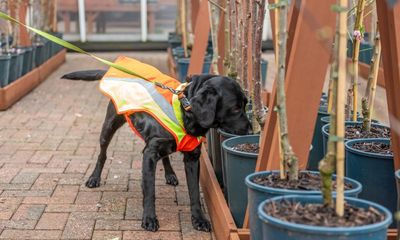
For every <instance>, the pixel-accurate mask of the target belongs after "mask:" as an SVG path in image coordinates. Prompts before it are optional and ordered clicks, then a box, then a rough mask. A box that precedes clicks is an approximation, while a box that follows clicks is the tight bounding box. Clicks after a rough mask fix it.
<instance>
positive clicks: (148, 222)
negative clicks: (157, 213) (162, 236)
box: [142, 217, 160, 232]
mask: <svg viewBox="0 0 400 240" xmlns="http://www.w3.org/2000/svg"><path fill="white" fill-rule="evenodd" d="M159 227H160V225H158V220H157V217H145V218H143V220H142V228H144V229H145V230H147V231H151V232H156V231H157V230H158V228H159Z"/></svg>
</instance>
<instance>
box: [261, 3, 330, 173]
mask: <svg viewBox="0 0 400 240" xmlns="http://www.w3.org/2000/svg"><path fill="white" fill-rule="evenodd" d="M334 3H335V1H334V0H329V1H323V2H318V3H316V2H313V1H311V0H304V1H302V4H300V5H298V4H295V5H294V8H293V13H292V18H291V23H290V27H289V32H290V31H291V30H293V34H292V35H291V38H292V42H290V41H289V42H288V44H289V46H288V50H289V51H290V52H289V53H288V62H287V70H286V80H285V86H286V94H287V99H286V100H287V112H288V124H289V137H290V141H291V144H292V146H293V149H294V151H295V153H296V154H297V156H298V158H299V165H300V168H301V169H304V168H305V167H306V166H307V159H308V154H309V148H310V143H311V138H312V134H313V128H314V124H315V119H316V115H317V110H318V106H319V101H320V97H321V92H322V88H323V84H324V80H325V75H326V70H327V67H328V64H329V57H330V50H331V45H332V40H333V33H334V29H335V13H334V12H333V11H332V10H331V8H330V6H331V5H332V4H334ZM311 14H312V15H313V16H312V18H311V19H310V15H311ZM296 15H298V17H293V16H296ZM322 29H328V30H330V31H326V30H325V32H330V35H329V37H325V38H321V35H320V36H319V33H320V32H321V31H322ZM305 76H306V78H305ZM275 96H276V86H275V84H274V88H273V91H272V97H273V99H271V104H270V106H269V107H270V109H273V107H274V106H275V105H276V99H275ZM304 103H307V104H304ZM276 121H277V114H276V112H273V111H271V114H270V115H269V117H268V119H267V122H266V129H265V131H264V134H263V138H262V140H261V141H262V142H261V144H262V146H261V152H260V153H261V154H259V158H258V162H257V169H256V170H257V171H260V170H266V169H269V170H270V169H279V151H278V140H277V139H278V134H277V122H276Z"/></svg>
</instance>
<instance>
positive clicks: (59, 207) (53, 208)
mask: <svg viewBox="0 0 400 240" xmlns="http://www.w3.org/2000/svg"><path fill="white" fill-rule="evenodd" d="M97 209H98V207H97V206H96V204H49V205H47V207H46V210H45V212H96V211H97Z"/></svg>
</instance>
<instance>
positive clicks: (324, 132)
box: [322, 121, 389, 156]
mask: <svg viewBox="0 0 400 240" xmlns="http://www.w3.org/2000/svg"><path fill="white" fill-rule="evenodd" d="M358 124H362V122H352V121H348V122H345V125H346V126H351V125H358ZM371 126H374V127H381V128H389V127H387V126H385V125H382V124H379V123H372V124H371ZM329 127H330V124H329V123H328V124H325V125H324V126H323V127H322V136H323V137H322V142H323V150H324V156H325V154H326V151H327V148H328V139H329ZM347 140H348V139H347V138H345V139H344V141H345V142H346V141H347Z"/></svg>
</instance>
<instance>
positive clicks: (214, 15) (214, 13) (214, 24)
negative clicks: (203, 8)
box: [208, 2, 219, 75]
mask: <svg viewBox="0 0 400 240" xmlns="http://www.w3.org/2000/svg"><path fill="white" fill-rule="evenodd" d="M208 6H209V11H210V28H211V39H212V45H213V58H212V66H213V67H212V69H213V73H214V74H216V75H219V72H218V57H219V53H218V25H219V10H218V9H217V6H215V5H214V4H212V3H211V2H209V3H208Z"/></svg>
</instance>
